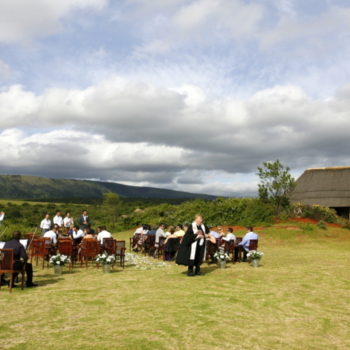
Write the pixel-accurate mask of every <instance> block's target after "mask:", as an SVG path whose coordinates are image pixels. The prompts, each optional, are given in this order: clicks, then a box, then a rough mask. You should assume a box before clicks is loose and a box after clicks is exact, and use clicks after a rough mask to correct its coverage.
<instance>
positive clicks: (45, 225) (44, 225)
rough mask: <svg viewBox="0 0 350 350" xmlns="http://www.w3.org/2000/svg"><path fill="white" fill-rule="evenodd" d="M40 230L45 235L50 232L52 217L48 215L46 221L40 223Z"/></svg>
mask: <svg viewBox="0 0 350 350" xmlns="http://www.w3.org/2000/svg"><path fill="white" fill-rule="evenodd" d="M40 228H41V231H42V233H43V234H45V232H47V231H49V230H50V228H51V220H50V215H49V214H46V215H45V217H44V219H42V220H41V223H40Z"/></svg>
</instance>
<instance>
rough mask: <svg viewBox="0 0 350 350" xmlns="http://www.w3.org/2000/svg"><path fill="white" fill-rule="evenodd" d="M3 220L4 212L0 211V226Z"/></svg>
mask: <svg viewBox="0 0 350 350" xmlns="http://www.w3.org/2000/svg"><path fill="white" fill-rule="evenodd" d="M4 219H5V212H4V211H0V226H1V225H2V223H3V222H4Z"/></svg>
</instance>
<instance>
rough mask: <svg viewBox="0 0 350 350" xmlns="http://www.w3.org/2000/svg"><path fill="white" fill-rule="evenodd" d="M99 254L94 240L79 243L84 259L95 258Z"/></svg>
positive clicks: (97, 245) (98, 247)
mask: <svg viewBox="0 0 350 350" xmlns="http://www.w3.org/2000/svg"><path fill="white" fill-rule="evenodd" d="M99 252H100V246H99V243H98V241H97V240H96V239H84V240H83V241H82V242H81V255H82V256H83V257H85V258H95V257H96V256H97V255H98V254H99Z"/></svg>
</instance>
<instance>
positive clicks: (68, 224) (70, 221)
mask: <svg viewBox="0 0 350 350" xmlns="http://www.w3.org/2000/svg"><path fill="white" fill-rule="evenodd" d="M72 225H74V219H73V218H72V217H71V215H70V212H67V213H66V216H65V217H64V219H63V226H64V228H65V229H66V230H67V232H68V231H69V229H70V228H71V227H72Z"/></svg>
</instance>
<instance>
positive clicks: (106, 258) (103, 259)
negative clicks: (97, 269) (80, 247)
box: [96, 252, 116, 265]
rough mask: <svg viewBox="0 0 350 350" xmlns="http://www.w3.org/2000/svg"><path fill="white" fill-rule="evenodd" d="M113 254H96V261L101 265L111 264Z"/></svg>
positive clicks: (113, 261) (113, 260) (113, 258)
mask: <svg viewBox="0 0 350 350" xmlns="http://www.w3.org/2000/svg"><path fill="white" fill-rule="evenodd" d="M115 260H116V259H115V255H114V254H112V255H108V254H107V252H104V253H102V254H99V255H97V257H96V263H97V264H101V265H112V264H114V263H115Z"/></svg>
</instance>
